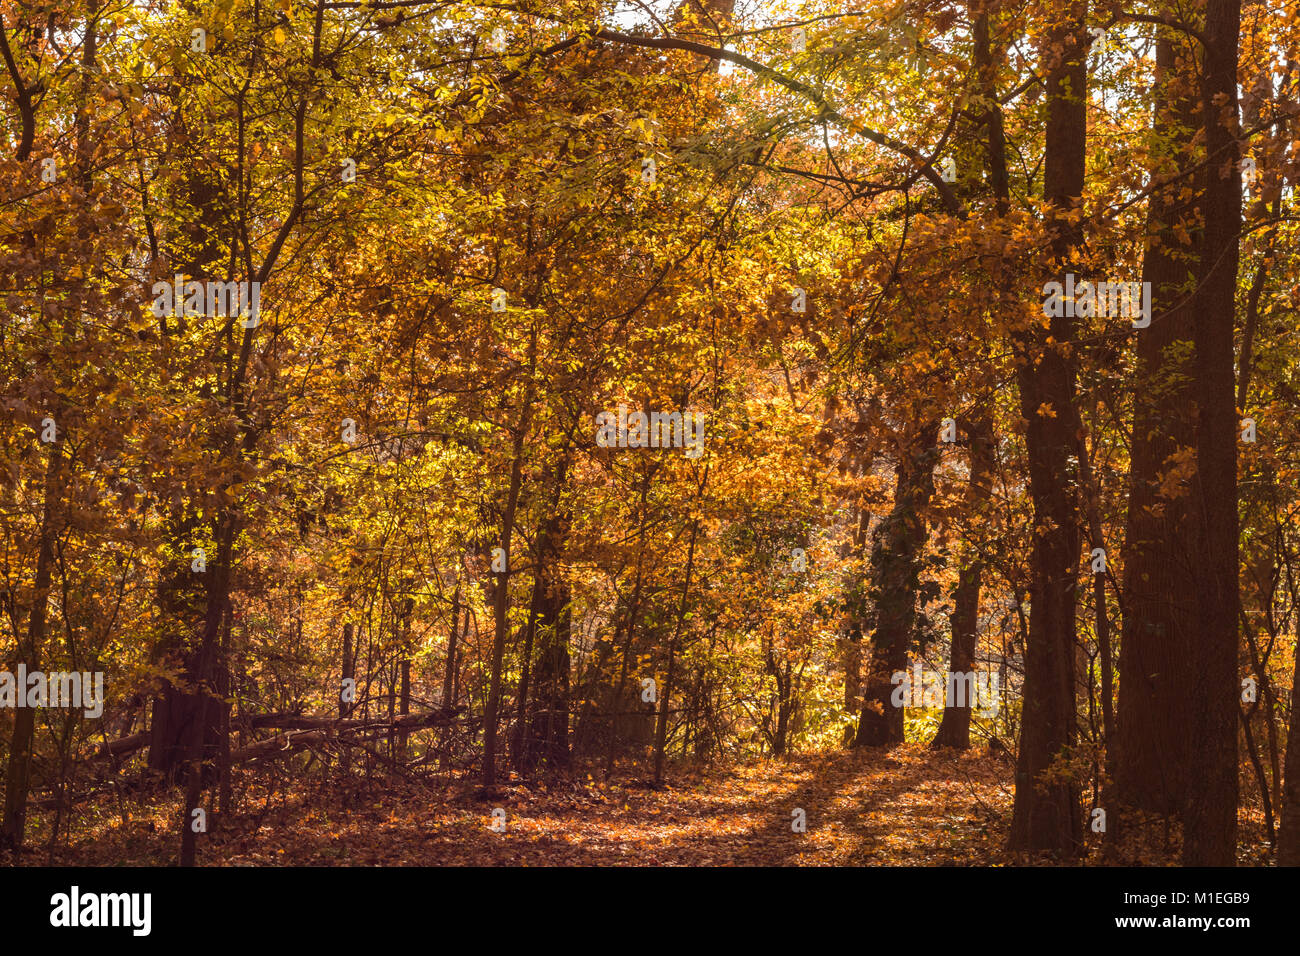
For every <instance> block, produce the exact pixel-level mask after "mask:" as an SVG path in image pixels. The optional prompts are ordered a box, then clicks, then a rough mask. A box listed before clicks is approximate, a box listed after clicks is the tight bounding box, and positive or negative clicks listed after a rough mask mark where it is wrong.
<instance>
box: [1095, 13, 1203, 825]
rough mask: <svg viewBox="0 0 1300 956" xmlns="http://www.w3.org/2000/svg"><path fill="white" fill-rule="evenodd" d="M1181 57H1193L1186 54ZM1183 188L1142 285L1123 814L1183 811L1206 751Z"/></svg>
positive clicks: (1184, 101)
mask: <svg viewBox="0 0 1300 956" xmlns="http://www.w3.org/2000/svg"><path fill="white" fill-rule="evenodd" d="M1179 55H1180V54H1179V51H1178V49H1177V48H1176V47H1175V44H1174V40H1173V38H1172V37H1171V36H1162V37H1161V38H1160V39H1159V41H1158V42H1157V46H1156V69H1157V86H1156V90H1157V94H1156V95H1157V97H1158V101H1157V104H1156V108H1155V124H1156V126H1157V127H1158V128H1160V129H1162V130H1165V131H1167V132H1168V133H1170V134H1173V135H1175V136H1177V138H1178V140H1180V141H1181V143H1180V146H1179V148H1178V150H1177V151H1176V153H1175V155H1174V156H1172V157H1170V161H1169V162H1167V163H1166V164H1164V165H1161V166H1157V167H1155V168H1153V169H1152V170H1151V175H1152V177H1153V178H1155V177H1172V176H1174V175H1176V174H1177V173H1179V172H1181V171H1182V170H1183V169H1185V168H1186V167H1187V166H1188V165H1189V164H1190V163H1191V162H1192V157H1191V141H1192V138H1193V137H1194V136H1195V134H1196V126H1197V122H1196V112H1195V101H1196V98H1197V97H1196V91H1195V89H1194V88H1193V86H1192V84H1193V82H1194V81H1193V79H1192V76H1191V75H1190V71H1191V69H1192V67H1191V65H1190V64H1189V63H1188V62H1186V61H1183V62H1182V63H1180V62H1179V59H1178V58H1179ZM1182 56H1187V52H1186V51H1183V52H1182ZM1180 192H1181V190H1178V189H1162V190H1158V191H1157V192H1156V193H1155V194H1154V195H1153V196H1152V198H1151V204H1150V207H1149V211H1148V219H1147V248H1146V255H1145V258H1144V260H1143V267H1142V281H1143V282H1149V283H1151V319H1152V320H1151V325H1150V327H1148V328H1146V329H1141V330H1138V331H1137V333H1136V338H1137V375H1136V385H1135V387H1134V389H1133V404H1134V410H1133V444H1132V452H1131V458H1130V462H1131V464H1130V487H1129V502H1128V521H1127V527H1126V531H1125V542H1124V562H1123V566H1124V609H1125V614H1124V620H1123V632H1122V640H1121V642H1120V651H1119V654H1120V656H1119V671H1120V688H1119V703H1118V715H1117V720H1118V728H1117V733H1116V739H1115V754H1114V759H1113V766H1114V768H1115V783H1116V797H1117V799H1118V800H1119V803H1120V805H1121V806H1130V807H1134V808H1137V809H1141V810H1146V811H1150V812H1156V813H1166V814H1167V813H1173V812H1176V811H1177V810H1178V809H1179V808H1180V806H1181V804H1182V798H1183V793H1184V792H1185V789H1186V785H1187V765H1188V760H1189V759H1190V756H1191V749H1192V747H1193V746H1195V745H1196V742H1195V741H1193V740H1192V739H1191V738H1190V737H1189V736H1188V734H1187V728H1186V713H1185V703H1184V701H1185V700H1186V693H1187V687H1188V686H1189V684H1190V683H1191V679H1192V677H1191V672H1190V661H1189V650H1190V647H1191V643H1192V641H1193V639H1194V635H1195V634H1196V631H1197V628H1198V623H1199V622H1198V615H1197V611H1196V593H1195V588H1196V585H1195V582H1194V580H1193V574H1192V565H1193V562H1194V561H1195V560H1197V558H1196V552H1195V550H1194V549H1195V543H1194V532H1193V527H1192V525H1193V522H1194V521H1196V520H1197V518H1198V515H1197V513H1196V511H1195V509H1193V508H1191V507H1190V500H1189V496H1188V491H1189V489H1188V488H1187V485H1186V483H1185V482H1183V483H1180V484H1181V487H1179V488H1178V489H1177V492H1176V493H1175V494H1169V493H1168V492H1167V491H1162V484H1164V482H1163V477H1164V475H1165V474H1167V473H1170V472H1174V473H1176V471H1177V469H1178V468H1179V464H1180V461H1181V460H1183V459H1185V458H1186V456H1188V455H1190V454H1191V452H1192V450H1193V449H1194V447H1195V444H1196V423H1195V420H1194V418H1193V408H1194V402H1195V393H1196V388H1195V384H1194V382H1193V381H1192V375H1193V369H1192V367H1191V366H1192V356H1191V342H1192V339H1193V336H1194V323H1193V308H1192V301H1191V297H1192V287H1193V282H1194V276H1193V269H1194V256H1195V254H1196V248H1195V245H1194V243H1193V242H1192V241H1191V240H1190V239H1185V238H1183V237H1185V236H1188V235H1189V234H1191V233H1192V232H1194V230H1193V226H1194V211H1193V209H1192V208H1191V204H1190V203H1189V202H1187V201H1185V200H1180V199H1179V198H1178V194H1179V193H1180Z"/></svg>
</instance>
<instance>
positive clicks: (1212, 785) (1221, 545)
mask: <svg viewBox="0 0 1300 956" xmlns="http://www.w3.org/2000/svg"><path fill="white" fill-rule="evenodd" d="M1205 9H1206V14H1205V31H1204V32H1205V41H1206V42H1205V61H1204V62H1205V66H1204V78H1203V85H1202V110H1203V123H1204V126H1205V150H1206V159H1207V165H1206V169H1205V173H1204V182H1205V188H1204V193H1203V196H1204V199H1203V209H1204V213H1205V232H1204V238H1203V240H1202V246H1201V257H1200V264H1199V268H1198V270H1197V281H1198V286H1197V293H1196V298H1195V300H1194V304H1195V322H1196V390H1197V395H1196V398H1197V434H1196V455H1197V473H1196V481H1195V488H1196V492H1195V497H1194V499H1193V502H1194V506H1195V507H1196V508H1197V509H1198V511H1199V512H1200V514H1201V515H1202V516H1203V518H1204V523H1203V524H1202V525H1200V526H1198V528H1197V530H1198V532H1199V535H1198V538H1199V541H1198V544H1199V547H1198V548H1197V549H1196V555H1197V561H1196V563H1195V564H1194V565H1193V567H1194V573H1195V579H1196V598H1197V601H1196V606H1197V611H1198V614H1199V618H1200V620H1199V627H1198V628H1197V630H1196V632H1195V638H1196V639H1195V641H1194V642H1193V644H1192V648H1191V651H1192V653H1191V655H1190V657H1191V664H1192V668H1193V669H1192V673H1193V675H1194V676H1193V680H1192V682H1191V683H1190V684H1189V685H1188V687H1187V694H1186V695H1185V697H1184V707H1185V712H1186V714H1187V718H1188V720H1187V723H1186V729H1187V732H1188V736H1189V738H1190V739H1192V740H1193V741H1195V742H1196V746H1195V747H1194V748H1193V749H1192V753H1191V759H1190V762H1189V766H1188V770H1189V775H1190V779H1191V780H1194V781H1195V786H1189V787H1188V788H1187V795H1186V802H1185V805H1184V811H1183V862H1184V864H1186V865H1188V866H1232V865H1234V863H1235V862H1236V847H1237V720H1238V708H1239V703H1238V700H1239V695H1240V692H1241V689H1240V686H1239V685H1238V683H1237V654H1238V638H1237V616H1238V591H1237V587H1238V585H1237V547H1238V541H1237V536H1238V516H1237V409H1236V396H1235V394H1234V390H1233V371H1234V370H1233V331H1234V328H1233V326H1234V319H1235V315H1236V301H1235V300H1236V292H1237V267H1238V255H1239V254H1238V240H1239V239H1240V235H1241V169H1240V167H1239V166H1238V158H1239V157H1238V149H1237V140H1236V136H1237V132H1238V130H1237V45H1238V39H1239V30H1240V26H1241V0H1208V2H1207V3H1206V8H1205Z"/></svg>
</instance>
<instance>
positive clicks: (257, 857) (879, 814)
mask: <svg viewBox="0 0 1300 956" xmlns="http://www.w3.org/2000/svg"><path fill="white" fill-rule="evenodd" d="M600 776H601V775H600V774H598V773H597V774H596V775H595V776H593V777H588V776H587V775H586V774H581V775H579V776H578V777H577V778H575V779H571V780H568V781H564V782H560V783H555V784H552V785H550V786H547V785H545V784H543V783H541V782H539V783H536V784H526V783H519V782H512V783H511V784H510V785H508V786H503V787H502V788H501V790H500V793H499V796H498V798H497V799H494V800H488V801H484V800H482V799H480V798H479V797H478V796H477V795H476V794H475V792H474V789H473V788H472V787H471V786H468V785H462V784H459V783H453V784H451V785H450V786H448V785H446V784H442V785H439V786H438V787H436V788H430V787H423V786H416V785H413V784H410V783H406V782H403V781H393V780H383V779H381V778H376V782H375V784H374V786H373V787H371V788H367V787H366V786H365V785H364V784H363V785H361V786H360V787H359V788H358V789H357V790H356V791H354V792H353V793H351V794H347V795H344V794H331V793H330V792H329V791H328V790H325V791H323V790H322V789H320V788H313V789H312V790H311V791H309V792H308V793H301V792H299V793H296V794H294V793H288V794H286V793H284V792H283V791H282V790H276V791H266V790H263V791H262V792H260V793H252V792H250V793H248V794H247V795H246V796H245V799H244V801H243V805H242V807H241V810H242V812H241V813H240V814H239V815H238V816H237V817H235V818H233V819H232V820H231V821H230V824H231V825H230V826H229V827H217V828H214V832H212V833H209V834H208V837H207V838H206V839H205V840H204V841H203V843H202V844H201V846H202V847H203V849H202V850H201V857H202V858H203V859H202V862H204V863H206V864H208V865H227V866H231V865H233V866H241V865H243V866H266V865H288V866H301V865H330V866H338V865H345V866H346V865H351V866H375V865H389V866H394V865H422V866H447V865H470V866H485V865H497V866H547V865H608V864H623V865H633V866H638V865H640V866H677V865H686V866H693V865H704V866H708V865H739V866H833V865H841V866H842V865H864V864H868V865H869V864H880V863H893V864H912V865H942V864H949V865H953V864H955V865H989V864H990V863H996V862H998V861H999V858H1000V856H1001V855H1002V854H1001V850H1000V847H1001V846H1002V844H1003V842H1004V841H1005V834H1004V829H1005V823H1006V820H1007V819H1009V816H1010V812H1011V790H1010V780H1009V777H1010V767H1009V765H1008V763H1007V761H1006V760H1005V759H1001V760H998V759H990V757H989V755H987V754H983V753H979V754H968V755H964V756H957V755H952V754H946V753H935V752H933V751H930V750H928V749H926V748H923V747H920V746H905V747H899V748H895V749H893V750H890V751H881V750H864V751H847V752H835V753H826V754H812V755H801V756H795V757H792V758H790V759H789V760H785V761H782V760H767V761H763V762H761V763H756V764H752V765H748V766H741V767H736V768H732V769H723V770H717V769H715V770H712V771H710V772H709V773H708V774H704V773H691V772H686V773H683V772H680V771H679V772H677V773H675V774H673V775H672V776H671V777H670V779H669V782H668V785H667V786H665V787H664V788H663V789H660V790H654V789H651V788H649V787H648V786H647V785H646V784H645V783H644V781H643V779H642V778H639V777H627V778H620V777H619V776H615V777H614V778H613V779H611V780H610V781H609V782H600V780H599V777H600ZM263 801H265V803H264V804H263ZM349 804H350V806H349ZM498 807H499V808H501V809H504V810H505V811H506V824H505V832H503V833H500V832H494V831H493V829H492V825H493V823H494V820H493V817H492V811H493V810H494V809H496V808H498ZM796 810H802V811H803V815H804V819H805V821H806V832H795V830H794V828H793V825H792V824H793V823H794V820H795V811H796ZM175 812H176V809H175V808H172V807H170V806H165V805H158V804H146V805H143V806H141V805H139V804H136V803H135V802H134V801H131V800H128V801H126V804H125V808H123V806H120V805H118V804H116V802H114V801H109V802H107V803H104V804H102V805H99V806H98V807H97V808H96V809H95V810H94V811H92V813H93V816H97V817H98V820H95V819H93V817H92V819H87V818H86V815H85V814H81V815H79V816H80V821H79V825H78V827H77V831H76V832H74V833H73V834H72V835H71V840H70V842H69V843H68V844H65V845H62V846H59V847H58V848H56V849H55V850H54V852H53V853H52V854H51V853H49V852H48V851H46V850H45V849H43V848H42V849H38V850H36V852H35V853H33V854H32V855H31V857H29V858H28V859H26V860H25V861H24V862H32V863H36V862H42V863H45V862H48V863H53V864H55V865H58V864H71V863H75V864H79V865H91V866H96V865H99V866H103V865H110V866H111V865H123V864H126V865H140V864H150V863H164V864H165V863H170V862H171V858H172V857H173V856H174V854H175V847H174V846H173V844H175V843H176V839H175V835H174V833H175V827H174V821H175V819H176V817H175V816H174V815H173V814H174V813H175ZM169 824H170V825H169ZM498 829H499V827H498ZM38 839H39V838H38ZM60 843H63V841H62V840H61V841H60ZM37 845H38V846H39V843H38V844H37Z"/></svg>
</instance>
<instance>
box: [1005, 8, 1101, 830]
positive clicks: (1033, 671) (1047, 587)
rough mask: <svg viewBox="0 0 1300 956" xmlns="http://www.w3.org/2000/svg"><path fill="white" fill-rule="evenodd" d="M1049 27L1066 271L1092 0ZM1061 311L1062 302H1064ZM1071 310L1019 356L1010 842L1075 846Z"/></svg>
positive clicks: (1075, 209)
mask: <svg viewBox="0 0 1300 956" xmlns="http://www.w3.org/2000/svg"><path fill="white" fill-rule="evenodd" d="M1059 16H1061V22H1060V23H1059V24H1058V25H1057V26H1056V27H1054V28H1053V29H1052V31H1051V36H1050V38H1049V39H1050V42H1049V43H1048V52H1047V54H1046V57H1047V61H1048V62H1047V63H1046V64H1045V65H1044V72H1045V74H1046V77H1047V131H1046V150H1045V156H1044V186H1043V191H1044V195H1045V198H1046V199H1047V201H1048V203H1049V207H1050V213H1051V218H1050V219H1049V222H1048V228H1049V230H1050V238H1051V252H1052V259H1053V265H1054V267H1055V268H1056V269H1057V270H1059V271H1061V272H1064V271H1066V270H1067V269H1068V268H1069V267H1070V260H1071V257H1072V253H1073V250H1074V249H1075V247H1076V246H1077V245H1078V244H1079V242H1080V241H1081V238H1082V236H1081V229H1080V228H1079V225H1078V220H1077V218H1076V217H1077V216H1078V214H1079V211H1080V210H1079V207H1080V205H1081V203H1082V196H1083V187H1084V150H1085V147H1086V144H1087V108H1086V107H1087V69H1086V46H1085V41H1086V37H1087V34H1086V33H1085V30H1084V22H1085V19H1086V17H1087V4H1086V3H1083V2H1075V3H1072V4H1071V5H1070V6H1069V7H1068V10H1066V11H1062V12H1061V13H1060V14H1059ZM1062 311H1065V310H1062ZM1074 338H1075V322H1074V319H1073V318H1070V317H1068V316H1065V315H1062V316H1058V317H1054V318H1052V319H1050V323H1049V326H1048V328H1047V329H1043V328H1042V327H1041V326H1040V325H1037V324H1036V325H1034V326H1032V327H1031V328H1030V330H1029V331H1028V332H1027V333H1026V335H1025V336H1024V338H1023V340H1022V342H1021V345H1022V349H1021V352H1020V354H1019V356H1018V361H1019V368H1018V370H1017V371H1018V374H1017V378H1018V380H1019V385H1020V408H1021V415H1022V416H1023V417H1024V419H1025V421H1026V422H1027V426H1028V427H1027V431H1026V435H1025V448H1026V452H1027V455H1028V458H1029V491H1030V498H1031V499H1032V500H1033V506H1034V532H1033V551H1032V554H1031V557H1030V567H1031V569H1032V578H1031V582H1030V589H1029V595H1030V609H1029V634H1028V638H1027V640H1026V648H1025V680H1024V686H1023V695H1024V708H1023V713H1022V719H1021V724H1020V748H1019V750H1020V752H1019V755H1018V759H1017V764H1016V795H1015V803H1014V807H1013V811H1012V821H1011V840H1010V847H1011V849H1013V850H1048V851H1052V852H1055V853H1058V854H1064V855H1072V854H1074V853H1077V852H1078V850H1079V848H1080V847H1081V846H1082V841H1083V825H1082V824H1083V821H1082V814H1081V810H1080V806H1079V793H1078V787H1077V785H1076V784H1075V783H1074V782H1072V781H1069V780H1061V779H1059V778H1058V779H1055V780H1052V781H1051V782H1048V780H1047V779H1045V776H1046V775H1047V774H1049V772H1050V771H1051V770H1052V768H1053V765H1054V764H1055V763H1056V762H1057V761H1058V760H1059V759H1060V758H1062V757H1064V756H1065V755H1066V753H1067V751H1068V750H1069V749H1070V747H1071V746H1073V744H1074V740H1075V734H1076V728H1075V684H1074V680H1075V670H1074V653H1075V621H1074V615H1075V605H1076V600H1077V594H1076V591H1077V576H1078V562H1079V527H1078V519H1079V514H1078V500H1077V498H1078V474H1077V469H1078V463H1077V460H1076V452H1077V448H1078V444H1077V441H1078V430H1079V417H1078V409H1077V407H1076V405H1075V364H1074V358H1073V355H1072V353H1071V352H1070V351H1069V349H1070V347H1071V344H1072V343H1073V342H1074ZM1049 340H1050V341H1049Z"/></svg>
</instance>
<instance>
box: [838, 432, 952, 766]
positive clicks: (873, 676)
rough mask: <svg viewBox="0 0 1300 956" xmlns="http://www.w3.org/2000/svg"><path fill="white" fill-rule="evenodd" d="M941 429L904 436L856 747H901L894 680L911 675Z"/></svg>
mask: <svg viewBox="0 0 1300 956" xmlns="http://www.w3.org/2000/svg"><path fill="white" fill-rule="evenodd" d="M938 427H939V426H938V422H934V421H926V422H925V423H923V424H922V425H920V426H919V427H918V428H915V429H914V430H913V431H911V432H910V433H909V434H905V435H904V436H902V438H901V442H900V444H901V448H900V451H899V458H898V464H897V466H896V468H895V473H896V475H897V482H896V486H895V490H894V507H893V509H892V510H891V511H890V513H889V516H888V517H887V518H885V520H884V521H882V522H881V523H880V527H879V528H878V529H877V532H876V543H875V546H874V547H873V548H872V554H871V565H872V577H873V586H872V592H873V594H872V596H873V598H874V601H875V628H874V631H873V633H872V640H871V645H872V651H871V662H870V664H869V665H868V668H867V681H866V688H865V690H864V693H863V702H862V715H861V717H860V719H859V720H858V734H857V737H855V738H854V741H853V746H855V747H880V746H885V745H889V744H899V743H902V742H903V713H904V708H902V707H895V706H894V704H893V701H892V700H891V697H892V696H893V692H894V686H895V685H894V684H893V682H892V681H891V678H892V676H893V675H894V674H896V673H898V672H900V671H905V670H907V652H908V650H909V649H910V648H911V644H912V635H913V634H914V633H915V630H916V592H917V588H918V587H919V583H920V570H921V567H920V562H921V554H922V552H923V551H924V548H925V541H926V535H927V523H926V517H925V512H926V508H927V507H928V506H929V503H930V498H931V496H932V495H933V494H934V466H935V465H936V464H937V463H938V460H939V449H938V446H937V445H936V442H937V441H938Z"/></svg>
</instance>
